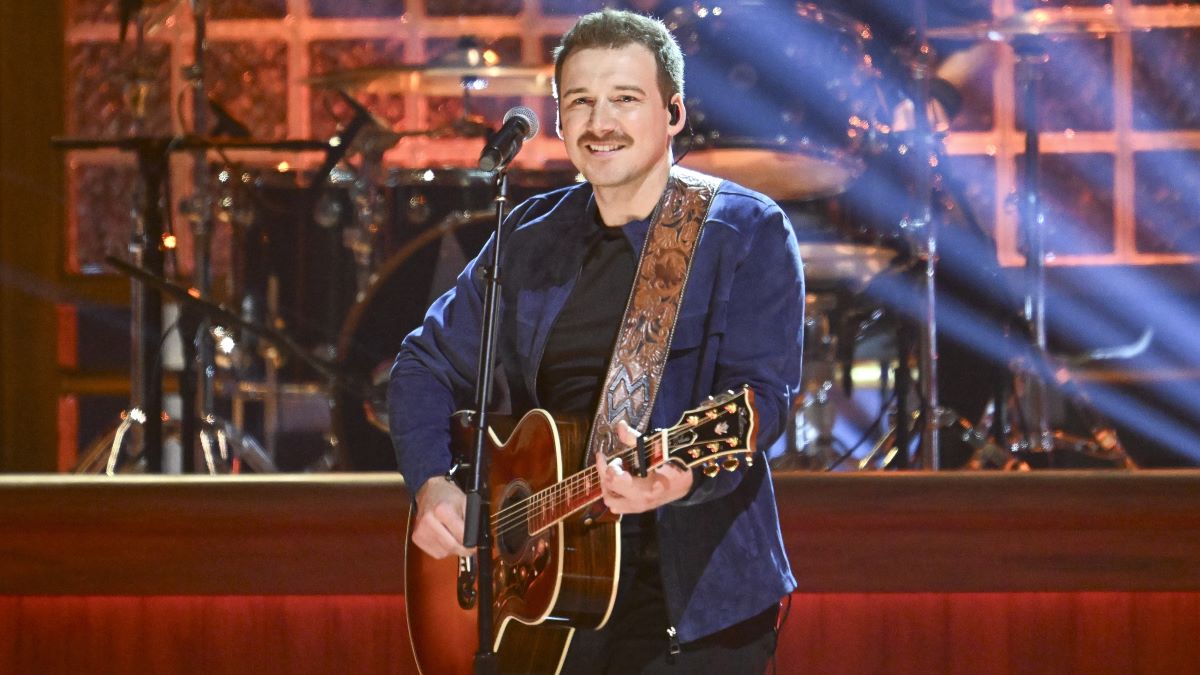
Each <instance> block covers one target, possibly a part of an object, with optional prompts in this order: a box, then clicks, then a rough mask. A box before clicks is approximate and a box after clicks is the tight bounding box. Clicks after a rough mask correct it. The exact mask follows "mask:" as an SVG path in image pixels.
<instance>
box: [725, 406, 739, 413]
mask: <svg viewBox="0 0 1200 675" xmlns="http://www.w3.org/2000/svg"><path fill="white" fill-rule="evenodd" d="M737 411H738V406H737V404H736V403H726V404H725V412H727V413H729V414H730V415H732V414H733V413H735V412H737Z"/></svg>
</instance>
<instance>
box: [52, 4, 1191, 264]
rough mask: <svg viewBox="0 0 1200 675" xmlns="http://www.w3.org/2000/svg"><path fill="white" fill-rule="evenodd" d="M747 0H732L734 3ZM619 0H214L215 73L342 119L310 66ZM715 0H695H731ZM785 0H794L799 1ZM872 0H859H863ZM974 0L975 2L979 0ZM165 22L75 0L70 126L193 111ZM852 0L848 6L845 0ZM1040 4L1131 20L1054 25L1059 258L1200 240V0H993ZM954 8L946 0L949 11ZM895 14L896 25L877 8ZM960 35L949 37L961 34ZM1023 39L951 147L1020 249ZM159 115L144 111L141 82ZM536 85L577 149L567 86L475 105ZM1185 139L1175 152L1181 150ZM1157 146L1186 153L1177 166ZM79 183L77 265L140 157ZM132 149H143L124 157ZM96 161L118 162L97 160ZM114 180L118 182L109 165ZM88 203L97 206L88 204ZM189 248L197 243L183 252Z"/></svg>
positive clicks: (544, 143)
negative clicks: (1093, 29)
mask: <svg viewBox="0 0 1200 675" xmlns="http://www.w3.org/2000/svg"><path fill="white" fill-rule="evenodd" d="M735 3H736V0H730V2H729V4H735ZM605 4H619V3H615V2H610V3H605V2H604V1H603V0H212V1H211V2H209V3H208V11H209V14H208V16H209V19H210V20H209V26H208V27H209V31H208V32H209V47H210V49H209V53H208V62H207V64H206V65H207V71H208V72H207V77H206V86H207V87H208V93H209V94H210V95H211V96H212V97H213V98H214V99H215V100H216V101H217V102H218V103H220V105H221V106H222V107H224V108H225V109H226V110H228V111H229V113H230V114H232V115H233V116H234V117H235V118H237V119H238V120H239V121H241V122H242V123H243V124H245V125H246V126H247V127H248V128H249V129H250V131H251V133H252V134H253V135H254V136H255V137H257V138H261V139H282V138H312V139H324V138H327V137H329V136H330V135H332V134H333V133H334V132H335V131H336V129H337V127H338V125H339V124H344V123H345V122H346V121H347V120H349V119H350V117H351V116H352V110H351V108H350V107H349V106H348V105H347V104H346V103H345V102H344V101H342V100H341V99H340V98H339V97H338V96H336V95H335V94H334V93H332V92H330V91H328V90H322V89H318V88H314V87H309V86H308V85H307V84H306V83H305V80H306V78H308V77H309V76H310V75H319V74H325V73H330V72H335V71H339V70H346V69H353V68H360V67H368V66H389V65H401V64H423V63H427V62H429V61H430V60H431V59H434V58H436V57H437V56H439V55H440V54H444V53H445V52H446V51H447V50H451V49H453V48H454V47H455V45H456V44H457V43H458V41H459V40H460V39H461V38H463V37H464V36H472V37H473V38H475V40H476V42H477V43H478V44H480V45H481V46H482V47H484V48H490V49H492V50H493V51H494V52H495V53H496V54H497V55H498V56H499V57H500V58H501V60H502V62H503V63H506V64H517V65H536V64H544V63H547V62H548V61H549V54H550V50H551V49H552V47H553V46H554V44H555V43H556V41H557V38H558V36H559V35H561V33H562V32H563V31H564V30H565V29H566V28H567V27H568V26H570V24H571V23H572V22H573V20H574V18H575V17H576V16H577V15H579V14H580V13H583V12H587V11H591V10H595V9H598V8H599V7H602V6H604V5H605ZM718 4H719V3H713V2H709V3H698V4H697V5H696V6H697V7H700V6H707V5H713V6H717V5H718ZM781 4H783V3H781ZM856 4H862V3H856V2H849V1H848V2H847V3H845V5H844V6H845V7H847V8H853V7H855V6H856ZM932 4H933V6H934V10H935V12H941V14H939V15H938V16H939V17H941V18H939V19H938V20H939V21H942V22H943V23H945V22H946V19H945V17H947V16H948V17H951V18H953V17H959V19H960V20H962V19H961V18H962V17H964V16H967V14H970V13H971V12H973V14H971V15H972V16H974V15H976V14H979V12H978V11H976V9H978V8H977V7H975V6H976V5H978V6H979V7H981V8H982V11H983V13H984V14H986V13H987V3H986V2H983V3H979V2H977V3H974V4H973V5H972V7H971V8H967V9H970V10H971V11H970V12H967V9H963V7H965V5H964V6H962V7H960V6H958V5H956V6H955V7H947V8H942V9H939V5H938V3H932ZM968 4H970V3H968ZM146 5H147V7H148V10H147V13H146V18H147V38H146V40H147V42H146V46H145V48H144V50H143V59H142V62H141V65H140V67H137V66H136V64H135V62H134V40H133V34H134V33H135V30H134V28H133V27H132V26H131V27H130V29H129V36H128V38H127V40H126V43H125V44H119V43H118V40H117V34H118V25H117V22H118V15H117V3H116V0H67V8H66V12H65V14H64V15H65V17H66V21H67V27H66V36H67V45H66V55H67V62H68V84H67V89H68V103H67V105H68V110H67V120H68V129H67V131H68V132H69V133H71V134H77V135H85V136H105V137H108V136H116V135H121V134H127V133H133V132H134V131H140V132H142V133H150V134H164V133H170V132H178V131H181V130H188V131H191V130H192V119H191V118H192V114H191V103H190V102H189V99H188V96H187V95H186V94H187V84H186V81H185V78H184V75H183V69H184V68H185V67H186V66H187V65H189V64H190V63H191V62H192V60H193V44H192V39H193V25H194V24H193V21H192V18H191V14H190V6H191V3H186V2H182V1H181V0H163V1H160V2H148V3H146ZM839 6H841V5H840V4H839ZM1025 9H1037V10H1040V11H1044V12H1047V13H1048V15H1049V16H1051V17H1057V16H1071V17H1074V18H1080V17H1085V18H1086V17H1095V18H1098V19H1102V20H1103V23H1106V24H1107V25H1111V26H1116V29H1115V30H1108V31H1106V32H1105V33H1103V34H1100V33H1097V34H1094V35H1074V36H1070V37H1067V38H1063V39H1055V40H1053V41H1052V42H1051V44H1050V48H1049V56H1050V60H1049V62H1048V64H1047V65H1046V67H1045V72H1044V74H1043V92H1044V96H1043V98H1042V102H1041V106H1040V109H1039V117H1040V122H1041V126H1042V128H1043V129H1044V130H1045V132H1044V140H1043V145H1042V147H1043V151H1044V152H1045V153H1046V154H1047V155H1048V156H1047V159H1046V164H1045V167H1044V173H1045V174H1047V175H1048V176H1049V177H1048V178H1047V181H1048V184H1049V185H1053V186H1054V188H1055V190H1060V189H1061V193H1056V194H1055V196H1054V198H1053V199H1051V200H1049V202H1048V204H1047V219H1048V221H1049V223H1050V225H1049V227H1050V229H1051V234H1050V242H1049V245H1050V248H1051V251H1052V252H1053V253H1054V259H1053V260H1052V261H1051V264H1054V265H1073V264H1125V263H1133V264H1156V263H1170V262H1188V261H1192V260H1195V259H1196V254H1197V252H1198V248H1200V247H1197V245H1196V244H1195V243H1194V242H1195V239H1196V237H1195V236H1191V235H1189V234H1188V233H1189V232H1194V231H1195V230H1197V229H1198V228H1200V216H1197V215H1196V213H1197V210H1196V209H1192V208H1186V206H1187V205H1189V204H1190V203H1191V201H1194V200H1192V199H1191V196H1190V195H1191V193H1192V192H1194V190H1191V188H1192V186H1194V185H1195V184H1197V183H1198V182H1200V181H1198V180H1197V179H1195V178H1193V177H1192V176H1191V175H1190V174H1191V173H1193V172H1192V171H1191V170H1190V168H1189V167H1191V166H1192V165H1193V164H1192V163H1191V162H1190V161H1187V160H1188V159H1189V158H1191V157H1192V155H1191V154H1190V153H1192V152H1194V151H1200V134H1197V130H1198V127H1200V78H1198V76H1197V75H1196V74H1195V73H1196V69H1195V68H1194V64H1195V62H1196V56H1197V52H1198V49H1200V48H1198V47H1197V44H1198V43H1197V35H1198V34H1200V33H1198V31H1200V4H1197V3H1178V2H1176V3H1166V2H1160V1H1159V0H1136V1H1135V0H1119V1H1118V2H1115V3H1105V2H1102V1H1101V0H1074V1H1072V2H1064V1H1060V0H1054V1H1047V0H993V1H992V2H991V7H990V10H991V14H992V16H993V17H994V18H996V19H997V20H1000V19H1003V18H1004V17H1007V16H1010V15H1011V14H1012V13H1013V12H1015V11H1021V10H1025ZM943 10H944V11H943ZM877 28H878V29H879V30H885V29H886V28H887V27H885V26H877ZM964 46H968V45H964V44H963V43H962V42H961V41H957V42H956V41H943V42H936V43H935V44H934V47H935V50H940V51H942V52H945V53H950V52H952V51H956V50H960V49H962V48H963V47H964ZM1014 71H1015V59H1014V57H1013V54H1012V52H1011V50H1010V49H1008V48H1007V47H1006V46H1000V47H998V48H997V49H996V51H995V55H994V58H993V59H991V61H990V62H989V63H988V67H986V68H980V69H976V70H975V71H973V72H972V73H971V74H970V76H969V77H968V78H967V79H966V81H965V83H964V85H963V87H962V92H963V96H964V101H963V111H962V113H961V114H960V115H959V116H958V117H957V118H955V120H953V124H952V126H951V133H950V134H949V136H948V137H947V144H948V147H949V150H950V152H951V154H952V155H954V156H961V159H958V160H955V161H952V162H951V165H953V166H955V167H962V169H961V175H960V176H959V180H960V181H961V182H963V183H965V184H967V185H968V186H969V189H968V190H967V193H968V199H969V201H970V203H971V205H972V206H973V208H974V209H975V210H976V212H977V213H978V214H979V219H980V221H981V222H983V223H984V224H985V226H986V227H988V228H989V229H992V230H993V231H994V233H995V235H996V237H997V241H998V245H999V249H1000V257H1001V260H1002V261H1003V262H1004V263H1005V264H1009V265H1015V264H1020V262H1021V241H1020V239H1021V237H1020V235H1019V233H1018V232H1017V228H1016V216H1015V212H1014V210H1013V209H1012V206H1011V205H1012V200H1011V199H1009V198H1008V196H1009V195H1011V194H1012V193H1013V191H1014V190H1015V187H1016V185H1017V184H1018V182H1017V181H1018V179H1019V170H1018V165H1019V162H1018V159H1019V156H1020V154H1021V152H1022V151H1023V131H1022V120H1021V118H1020V117H1021V116H1020V114H1019V106H1018V105H1017V103H1016V101H1015V94H1016V77H1015V72H1014ZM358 98H359V100H360V101H361V102H362V103H363V104H365V105H366V106H367V107H368V108H370V109H371V110H372V111H373V112H374V113H375V114H376V115H377V116H378V117H379V118H381V119H382V120H383V121H384V122H385V123H387V124H389V125H391V126H392V127H393V128H394V129H397V130H403V131H417V130H432V129H439V128H444V127H446V126H447V125H449V124H451V123H453V122H454V121H455V120H456V119H458V118H459V117H460V116H461V115H462V113H463V101H462V99H460V98H449V97H426V96H421V95H417V94H411V93H409V94H360V95H359V96H358ZM139 99H140V100H141V101H142V103H143V105H144V107H145V111H146V114H145V117H144V119H143V120H142V121H140V122H138V121H135V118H134V116H133V115H132V114H131V112H130V108H129V105H130V103H131V102H132V101H135V100H139ZM516 104H525V105H529V106H530V107H532V108H533V109H534V110H536V111H538V113H539V114H540V115H541V117H542V118H543V125H542V126H543V129H544V131H543V133H542V134H540V136H539V138H538V139H536V140H535V141H533V142H531V143H530V144H528V146H527V148H526V150H525V151H524V152H523V153H522V156H521V158H520V160H519V165H520V166H523V167H526V168H541V167H545V166H549V165H555V166H557V165H562V164H563V162H564V161H565V155H564V154H563V152H562V149H561V144H560V143H559V141H558V140H557V139H556V138H555V136H554V124H553V115H554V104H553V102H552V101H551V100H550V99H549V97H523V98H521V97H511V96H487V95H485V94H480V95H475V96H473V97H472V99H471V101H470V103H469V105H470V110H469V112H471V113H473V114H476V115H481V116H482V117H483V118H484V119H486V120H487V121H490V122H492V123H495V122H496V121H497V120H498V118H499V116H500V115H502V114H503V112H504V111H505V110H506V109H508V108H509V107H511V106H513V105H516ZM477 150H478V139H461V138H452V137H447V136H446V135H441V136H438V137H432V138H430V137H420V136H414V137H411V138H406V139H405V140H403V141H401V143H400V144H399V145H397V147H395V148H394V149H392V150H391V151H389V153H388V155H387V157H386V161H387V163H388V164H389V165H390V166H396V167H401V166H403V167H431V166H442V165H456V166H464V167H465V166H470V165H471V164H472V163H473V160H474V158H475V154H476V153H477ZM1172 153H1174V154H1172ZM1153 158H1164V159H1165V160H1169V161H1174V162H1175V164H1174V166H1177V167H1178V168H1179V169H1180V170H1179V171H1166V170H1164V169H1163V168H1162V167H1161V166H1157V165H1155V164H1154V161H1152V160H1153ZM231 159H233V160H235V161H245V162H249V163H254V164H257V165H267V166H271V165H277V164H278V163H279V162H287V167H288V168H289V169H293V170H301V171H303V170H305V169H310V168H312V167H314V166H315V165H316V164H317V163H319V161H320V154H319V153H308V154H298V155H297V154H291V155H288V154H281V153H264V152H259V153H233V154H232V155H231ZM67 162H68V172H69V175H70V179H69V180H70V181H71V185H72V190H71V192H70V195H71V197H70V198H71V200H72V203H71V204H70V205H69V206H68V214H69V220H70V222H69V225H68V228H69V236H70V243H69V245H68V256H67V260H66V263H67V267H68V271H70V272H73V273H79V272H85V273H86V272H96V271H100V270H101V269H102V267H101V266H100V265H99V264H98V263H99V261H100V260H101V259H102V257H103V255H104V254H105V253H111V252H112V251H111V249H112V247H113V246H114V245H116V246H118V247H119V246H121V245H122V244H119V243H118V244H115V243H114V242H118V241H119V240H120V239H121V237H123V236H125V235H124V234H123V233H127V232H128V231H129V229H130V226H129V224H128V222H119V221H120V220H121V219H122V218H127V217H128V213H129V211H130V209H129V208H128V206H127V205H124V204H121V205H113V204H111V203H110V202H111V201H112V200H114V199H124V198H125V196H131V195H136V194H137V190H135V189H134V186H133V185H132V183H133V182H135V181H136V173H135V172H133V171H130V170H121V171H114V170H113V167H116V166H120V165H121V163H122V160H120V159H119V158H118V157H117V156H116V153H115V151H114V152H108V151H91V152H77V153H72V154H71V155H70V156H69V157H68V160H67ZM125 166H132V165H131V164H130V163H129V162H128V160H125ZM176 174H177V175H175V176H174V178H173V182H172V185H173V187H174V188H175V190H174V191H173V192H174V193H175V194H173V197H174V198H175V199H176V200H178V198H180V197H182V196H185V195H186V193H187V192H188V190H189V187H190V183H191V178H190V175H189V172H188V166H187V164H186V163H183V164H182V165H180V166H179V170H178V171H177V172H176ZM97 176H106V178H104V179H98V178H97ZM110 181H111V182H112V184H111V185H110V184H109V182H110ZM85 216H86V217H85ZM181 257H182V258H184V259H186V258H187V255H186V252H184V254H183V255H182V256H181Z"/></svg>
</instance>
